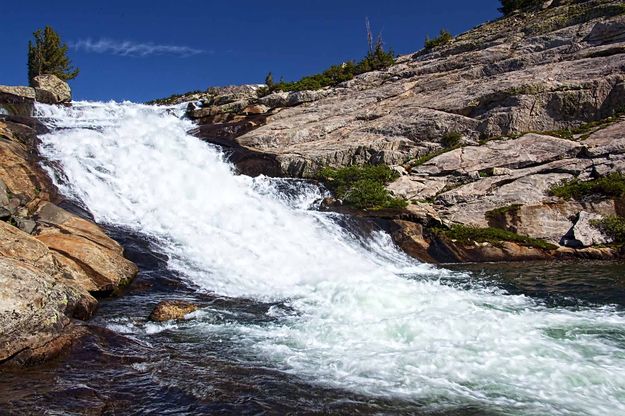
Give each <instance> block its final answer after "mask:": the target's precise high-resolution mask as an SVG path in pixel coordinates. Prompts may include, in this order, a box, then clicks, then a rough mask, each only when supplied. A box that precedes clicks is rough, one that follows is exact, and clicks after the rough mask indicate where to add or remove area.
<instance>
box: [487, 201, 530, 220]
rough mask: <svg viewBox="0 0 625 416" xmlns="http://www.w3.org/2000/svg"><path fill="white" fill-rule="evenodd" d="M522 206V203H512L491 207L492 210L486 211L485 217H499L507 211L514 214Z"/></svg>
mask: <svg viewBox="0 0 625 416" xmlns="http://www.w3.org/2000/svg"><path fill="white" fill-rule="evenodd" d="M522 206H523V205H521V204H512V205H507V206H505V207H501V208H496V209H492V210H490V211H487V212H486V219H489V220H490V219H499V218H501V217H502V216H504V215H506V214H507V213H511V214H514V213H515V212H517V211H518V210H519V208H521V207H522Z"/></svg>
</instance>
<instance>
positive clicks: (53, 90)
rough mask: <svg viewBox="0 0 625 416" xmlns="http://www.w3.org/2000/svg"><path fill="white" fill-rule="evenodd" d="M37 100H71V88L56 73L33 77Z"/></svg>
mask: <svg viewBox="0 0 625 416" xmlns="http://www.w3.org/2000/svg"><path fill="white" fill-rule="evenodd" d="M32 85H33V87H34V88H35V94H36V98H37V101H39V102H42V103H46V104H60V103H68V102H70V101H71V100H72V90H71V89H70V88H69V85H68V84H67V82H65V81H63V80H61V79H60V78H59V77H57V76H56V75H52V74H44V75H38V76H36V77H35V78H33V82H32Z"/></svg>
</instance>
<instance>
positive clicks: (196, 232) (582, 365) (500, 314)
mask: <svg viewBox="0 0 625 416" xmlns="http://www.w3.org/2000/svg"><path fill="white" fill-rule="evenodd" d="M37 113H38V117H40V119H41V120H42V121H44V122H45V123H46V124H47V125H48V126H49V127H50V128H51V133H49V134H46V135H43V136H42V137H41V140H42V143H41V145H40V150H41V153H42V154H43V156H44V158H45V159H46V160H47V161H48V162H49V163H48V164H47V165H46V166H47V168H46V169H47V170H48V172H49V174H50V176H51V177H52V178H53V180H54V181H55V183H56V184H57V186H58V187H59V188H60V190H61V192H62V193H63V194H65V195H67V196H69V197H71V198H73V199H75V200H76V201H79V202H80V203H81V204H83V205H84V206H85V208H86V209H88V210H89V211H90V212H91V213H92V214H93V216H94V217H95V219H96V221H98V222H100V223H104V224H111V225H115V226H118V227H122V228H126V229H128V230H132V231H133V232H138V233H141V234H142V235H144V236H145V237H146V238H147V239H149V240H150V241H151V242H152V243H153V244H154V245H155V246H156V247H158V250H159V251H160V252H162V253H163V254H165V255H167V256H168V258H169V260H168V267H169V268H170V269H172V270H173V271H175V272H176V273H177V274H178V275H179V276H180V277H181V278H182V279H184V280H185V281H186V282H187V283H188V284H189V285H192V286H193V287H195V288H197V290H198V291H205V292H210V293H215V294H218V295H223V296H228V297H237V298H245V299H250V300H253V301H257V302H267V303H271V304H272V305H273V306H271V308H269V310H268V312H267V319H266V320H264V321H263V322H260V323H258V322H251V323H238V324H233V323H221V322H219V321H214V320H213V321H211V320H199V321H198V323H197V330H198V332H199V333H201V334H202V335H203V336H206V337H216V336H219V337H223V338H226V339H228V340H230V341H231V342H233V343H234V344H235V345H237V347H238V348H240V349H241V350H242V351H247V352H249V353H250V354H251V355H253V356H254V357H256V358H257V359H258V360H260V361H261V362H262V363H264V365H266V366H270V367H273V368H277V369H279V370H281V371H284V372H287V373H290V374H293V375H296V376H298V377H301V378H303V379H305V380H308V381H309V382H311V383H319V384H321V385H323V386H329V387H336V388H340V389H346V390H350V391H354V392H357V393H359V394H364V395H371V396H376V397H379V396H381V397H401V398H403V399H407V400H413V401H415V402H422V403H426V404H428V405H429V406H431V407H441V408H444V407H445V406H453V405H454V404H456V405H457V404H459V403H463V404H475V405H478V406H486V407H487V408H489V409H492V410H493V411H495V412H500V413H501V414H526V415H546V414H549V415H601V416H603V415H607V414H611V415H616V414H625V316H624V315H623V313H622V312H619V311H617V310H615V309H613V308H610V307H595V308H592V307H585V308H576V309H572V308H564V307H547V306H545V305H543V304H541V303H540V302H539V301H537V300H535V299H532V298H530V297H527V296H522V295H510V294H508V293H505V292H504V291H503V290H501V289H498V288H496V287H494V286H492V287H491V286H488V285H480V284H477V283H475V284H469V283H470V282H469V283H467V282H468V281H469V278H468V277H467V275H466V274H463V273H460V272H451V271H447V270H445V269H443V268H437V267H432V266H428V265H425V264H419V263H418V262H416V261H414V260H412V259H410V258H408V257H407V256H406V255H404V254H403V253H402V252H400V251H399V250H398V249H397V248H396V247H394V245H393V244H392V242H391V240H390V238H389V236H388V235H386V234H384V233H382V232H374V233H373V234H372V235H371V236H368V237H366V238H364V237H360V236H357V235H355V234H354V233H352V232H350V231H349V230H347V229H345V228H344V227H341V226H340V225H339V222H338V221H337V218H339V216H338V215H337V214H330V213H321V212H319V211H317V210H315V209H314V203H315V201H318V200H319V199H320V198H321V197H322V196H323V190H322V189H320V188H319V187H317V186H315V185H313V184H309V183H306V182H303V181H294V180H285V179H271V178H266V177H259V178H250V177H247V176H243V175H236V174H235V172H234V169H233V167H232V166H231V165H230V164H229V163H228V162H227V160H226V158H225V156H224V154H223V152H222V151H221V150H220V149H219V148H218V147H215V146H212V145H210V144H207V143H205V142H202V141H200V140H198V139H197V138H194V137H192V136H190V135H188V134H187V131H188V130H189V129H191V128H192V124H191V123H190V122H189V121H188V120H185V119H183V118H181V117H180V115H181V113H182V111H181V108H176V107H171V108H163V107H154V106H146V105H139V104H132V103H113V102H111V103H93V102H77V103H74V104H73V106H72V107H55V106H46V105H41V104H38V105H37ZM285 189H286V192H285ZM455 282H456V283H455Z"/></svg>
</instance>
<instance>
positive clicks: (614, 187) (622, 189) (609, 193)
mask: <svg viewBox="0 0 625 416" xmlns="http://www.w3.org/2000/svg"><path fill="white" fill-rule="evenodd" d="M549 194H551V195H553V196H557V197H560V198H563V199H583V198H588V197H592V196H601V197H620V196H623V195H625V175H623V174H622V173H619V172H615V173H610V174H608V175H606V176H603V177H601V178H597V179H591V180H589V181H580V180H579V179H572V180H570V181H565V182H562V183H559V184H557V185H555V186H552V187H551V188H550V189H549Z"/></svg>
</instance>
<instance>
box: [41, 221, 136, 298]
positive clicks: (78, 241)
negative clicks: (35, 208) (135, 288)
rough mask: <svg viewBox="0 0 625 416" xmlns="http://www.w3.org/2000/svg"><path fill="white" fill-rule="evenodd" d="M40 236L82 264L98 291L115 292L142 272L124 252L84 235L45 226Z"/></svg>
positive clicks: (63, 254) (57, 250)
mask: <svg viewBox="0 0 625 416" xmlns="http://www.w3.org/2000/svg"><path fill="white" fill-rule="evenodd" d="M36 238H37V239H38V240H39V241H41V242H42V243H44V244H45V245H46V246H47V247H48V248H49V249H50V250H52V251H55V252H57V253H59V254H60V255H62V256H64V257H67V258H68V259H69V260H71V261H72V262H74V263H76V264H77V265H79V266H80V268H81V269H82V270H83V271H84V272H85V273H86V274H87V276H89V278H90V279H91V281H92V282H93V284H94V285H95V287H96V290H95V291H94V292H102V293H110V292H112V291H115V290H116V289H118V288H119V287H123V286H126V285H127V284H128V283H130V281H131V280H132V279H133V278H134V277H135V275H136V274H137V272H138V269H137V266H135V265H134V263H132V262H130V261H128V260H126V259H125V258H124V257H123V256H122V255H121V254H119V253H115V252H114V251H111V250H110V249H108V248H106V247H103V246H101V245H99V244H97V243H95V242H93V241H91V240H89V239H87V238H85V237H82V236H80V235H75V234H65V233H62V232H61V231H60V230H58V229H53V228H44V229H43V230H41V231H39V234H38V235H37V236H36ZM91 290H92V291H93V289H91Z"/></svg>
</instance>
